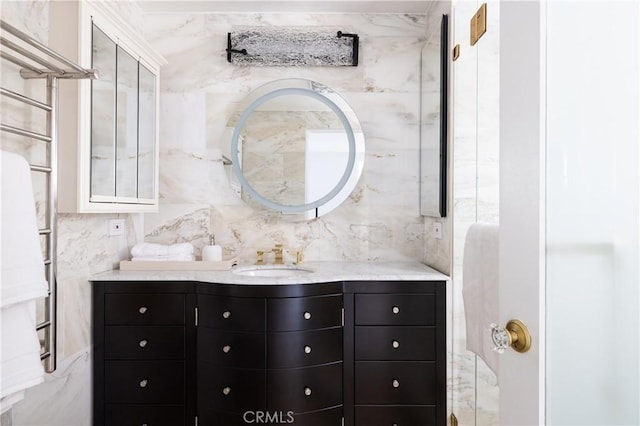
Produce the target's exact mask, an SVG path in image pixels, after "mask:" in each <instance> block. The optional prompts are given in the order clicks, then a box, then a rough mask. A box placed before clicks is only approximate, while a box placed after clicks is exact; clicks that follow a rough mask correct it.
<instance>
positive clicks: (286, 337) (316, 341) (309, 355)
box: [267, 327, 342, 368]
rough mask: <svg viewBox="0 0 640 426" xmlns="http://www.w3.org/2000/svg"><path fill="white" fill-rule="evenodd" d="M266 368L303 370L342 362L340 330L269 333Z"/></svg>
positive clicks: (340, 328)
mask: <svg viewBox="0 0 640 426" xmlns="http://www.w3.org/2000/svg"><path fill="white" fill-rule="evenodd" d="M267 348H268V351H267V353H268V355H267V359H268V360H269V361H268V362H269V363H268V368H291V367H306V366H311V365H319V364H327V363H330V362H336V361H341V360H342V327H334V328H327V329H323V330H309V331H289V332H280V333H269V334H268V337H267Z"/></svg>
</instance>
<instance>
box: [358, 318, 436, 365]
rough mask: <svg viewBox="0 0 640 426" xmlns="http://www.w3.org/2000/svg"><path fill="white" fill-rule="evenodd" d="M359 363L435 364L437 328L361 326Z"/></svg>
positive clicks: (359, 331) (359, 332)
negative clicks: (388, 361) (366, 361)
mask: <svg viewBox="0 0 640 426" xmlns="http://www.w3.org/2000/svg"><path fill="white" fill-rule="evenodd" d="M355 329H356V331H355V359H356V360H372V361H378V360H380V361H382V360H393V361H411V360H413V361H435V358H436V330H435V327H420V326H412V327H398V326H394V327H387V326H359V327H356V328H355Z"/></svg>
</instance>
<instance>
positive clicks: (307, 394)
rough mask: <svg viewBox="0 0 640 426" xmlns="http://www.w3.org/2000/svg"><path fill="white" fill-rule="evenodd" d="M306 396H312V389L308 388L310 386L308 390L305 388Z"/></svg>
mask: <svg viewBox="0 0 640 426" xmlns="http://www.w3.org/2000/svg"><path fill="white" fill-rule="evenodd" d="M304 394H305V395H306V396H310V395H311V388H310V387H308V386H307V387H306V388H304Z"/></svg>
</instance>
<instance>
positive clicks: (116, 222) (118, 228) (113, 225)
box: [108, 219, 124, 237]
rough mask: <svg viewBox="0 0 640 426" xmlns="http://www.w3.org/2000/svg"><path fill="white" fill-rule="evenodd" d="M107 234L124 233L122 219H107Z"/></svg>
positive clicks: (112, 235) (113, 235)
mask: <svg viewBox="0 0 640 426" xmlns="http://www.w3.org/2000/svg"><path fill="white" fill-rule="evenodd" d="M108 226H109V232H108V233H109V236H110V237H115V236H117V235H124V219H109V222H108Z"/></svg>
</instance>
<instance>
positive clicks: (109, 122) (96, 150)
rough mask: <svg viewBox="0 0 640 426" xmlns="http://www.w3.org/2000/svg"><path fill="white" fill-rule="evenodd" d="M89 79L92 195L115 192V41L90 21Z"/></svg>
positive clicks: (106, 194)
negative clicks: (92, 74) (92, 75)
mask: <svg viewBox="0 0 640 426" xmlns="http://www.w3.org/2000/svg"><path fill="white" fill-rule="evenodd" d="M92 40H93V42H92V49H93V54H92V65H91V66H92V68H94V69H96V70H98V74H99V78H98V79H97V80H91V103H92V107H91V196H96V195H98V196H113V195H115V183H116V182H115V176H116V170H115V143H116V140H115V136H116V135H115V125H116V122H115V96H116V90H115V89H116V44H115V43H114V42H113V41H111V39H110V38H109V37H107V35H106V34H105V33H103V32H102V31H101V30H100V29H99V28H98V27H96V26H95V25H93V30H92Z"/></svg>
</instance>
